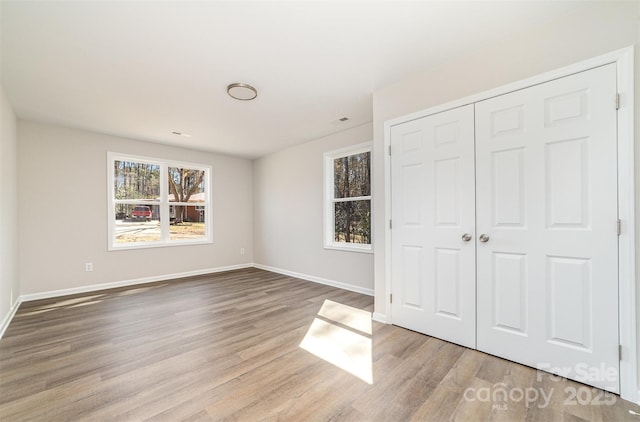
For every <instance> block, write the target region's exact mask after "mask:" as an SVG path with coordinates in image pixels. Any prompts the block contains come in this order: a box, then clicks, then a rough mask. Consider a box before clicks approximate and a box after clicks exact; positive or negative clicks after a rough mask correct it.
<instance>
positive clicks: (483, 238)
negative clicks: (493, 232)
mask: <svg viewBox="0 0 640 422" xmlns="http://www.w3.org/2000/svg"><path fill="white" fill-rule="evenodd" d="M478 240H480V241H481V242H482V243H487V242H488V241H489V236H488V235H486V234H481V235H480V237H479V238H478Z"/></svg>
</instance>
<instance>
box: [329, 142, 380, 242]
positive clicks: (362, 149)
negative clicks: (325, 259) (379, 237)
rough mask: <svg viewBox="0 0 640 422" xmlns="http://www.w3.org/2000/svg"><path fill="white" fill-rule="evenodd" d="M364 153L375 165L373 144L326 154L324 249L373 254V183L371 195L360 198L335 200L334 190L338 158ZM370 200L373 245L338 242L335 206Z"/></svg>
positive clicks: (355, 146) (364, 144) (363, 144)
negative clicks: (347, 202) (336, 238)
mask: <svg viewBox="0 0 640 422" xmlns="http://www.w3.org/2000/svg"><path fill="white" fill-rule="evenodd" d="M363 152H368V153H370V154H371V155H372V157H371V160H370V162H369V163H370V165H373V153H372V142H364V143H362V144H358V145H352V146H349V147H345V148H340V149H337V150H333V151H329V152H325V153H324V248H325V249H335V250H340V251H351V252H362V253H373V238H372V237H373V195H372V194H373V192H372V189H373V183H371V181H369V183H370V184H371V186H370V191H369V193H370V195H368V196H358V197H352V198H339V199H336V198H335V190H334V177H335V174H334V169H333V161H334V160H335V159H338V158H342V157H348V156H350V155H356V154H361V153H363ZM371 170H372V171H371V174H373V169H371ZM365 200H368V201H369V203H370V204H371V207H370V209H371V214H372V216H371V220H370V221H371V228H370V230H371V234H370V240H371V243H369V244H363V243H345V242H336V241H335V240H334V239H335V207H334V204H335V203H336V202H346V201H365Z"/></svg>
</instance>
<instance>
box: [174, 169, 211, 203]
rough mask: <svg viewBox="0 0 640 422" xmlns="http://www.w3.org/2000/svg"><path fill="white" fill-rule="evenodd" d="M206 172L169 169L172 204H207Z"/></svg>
mask: <svg viewBox="0 0 640 422" xmlns="http://www.w3.org/2000/svg"><path fill="white" fill-rule="evenodd" d="M204 195H205V186H204V170H194V169H187V168H177V167H169V201H170V202H194V203H204V202H205V197H204Z"/></svg>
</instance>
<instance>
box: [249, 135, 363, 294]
mask: <svg viewBox="0 0 640 422" xmlns="http://www.w3.org/2000/svg"><path fill="white" fill-rule="evenodd" d="M371 130H372V126H371V124H366V125H363V126H359V127H357V128H354V129H350V130H346V131H343V132H340V133H337V134H334V135H330V136H327V137H324V138H321V139H318V140H315V141H311V142H308V143H305V144H302V145H299V146H295V147H292V148H288V149H285V150H283V151H280V152H277V153H274V154H271V155H268V156H265V157H262V158H260V159H258V160H256V161H255V162H254V204H255V223H254V245H255V251H254V257H255V262H256V263H257V264H260V265H263V266H266V267H272V268H277V269H279V270H285V271H289V272H294V273H298V274H302V275H308V276H312V277H314V278H322V279H326V280H329V281H334V282H338V283H343V284H347V285H350V286H352V287H355V288H356V289H359V290H362V289H366V290H367V291H372V290H373V255H372V254H370V253H368V254H367V253H360V252H347V251H336V250H329V249H324V241H323V239H324V237H323V154H324V153H325V152H327V151H331V150H334V149H338V148H342V147H345V146H349V145H356V144H360V143H363V142H368V141H371V137H372V133H371Z"/></svg>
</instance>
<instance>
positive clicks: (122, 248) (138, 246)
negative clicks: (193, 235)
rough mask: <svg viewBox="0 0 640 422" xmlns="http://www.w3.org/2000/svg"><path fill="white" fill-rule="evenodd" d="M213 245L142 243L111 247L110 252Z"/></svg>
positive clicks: (189, 242)
mask: <svg viewBox="0 0 640 422" xmlns="http://www.w3.org/2000/svg"><path fill="white" fill-rule="evenodd" d="M211 243H213V240H210V239H205V240H185V241H180V240H174V241H172V242H144V243H142V242H140V243H124V244H122V245H118V246H114V245H109V249H108V251H109V252H113V251H130V250H132V249H153V248H166V247H173V246H190V245H207V244H211Z"/></svg>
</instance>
